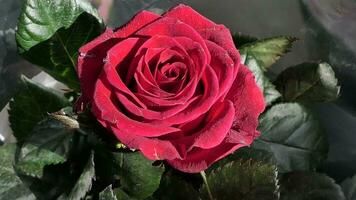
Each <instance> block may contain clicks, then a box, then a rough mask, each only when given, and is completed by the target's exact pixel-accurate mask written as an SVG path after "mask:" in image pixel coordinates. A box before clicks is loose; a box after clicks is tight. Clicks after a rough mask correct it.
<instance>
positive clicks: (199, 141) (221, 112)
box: [172, 101, 235, 152]
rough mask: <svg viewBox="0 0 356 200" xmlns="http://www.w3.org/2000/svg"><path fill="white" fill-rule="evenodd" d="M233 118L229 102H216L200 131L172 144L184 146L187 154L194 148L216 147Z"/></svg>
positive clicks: (231, 106)
mask: <svg viewBox="0 0 356 200" xmlns="http://www.w3.org/2000/svg"><path fill="white" fill-rule="evenodd" d="M234 116H235V109H234V105H233V103H232V102H231V101H224V102H216V103H215V104H214V106H213V107H212V108H211V109H210V110H209V113H208V114H207V115H206V117H205V120H204V121H203V122H201V123H202V124H204V127H202V128H201V130H199V131H197V132H196V133H193V134H192V135H189V136H188V135H186V136H184V137H182V138H180V139H177V140H173V141H172V142H174V144H184V145H185V146H186V149H187V151H188V152H189V151H190V150H191V149H192V148H194V147H199V148H202V149H211V148H213V147H216V146H218V145H219V144H220V143H221V142H222V141H223V140H224V139H225V138H226V136H227V134H228V133H229V130H230V129H231V126H232V122H233V120H234Z"/></svg>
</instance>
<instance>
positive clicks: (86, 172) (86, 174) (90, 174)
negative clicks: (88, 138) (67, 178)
mask: <svg viewBox="0 0 356 200" xmlns="http://www.w3.org/2000/svg"><path fill="white" fill-rule="evenodd" d="M93 180H95V167H94V153H92V154H91V156H90V158H89V160H88V163H87V164H86V166H85V167H84V169H83V172H82V174H81V175H80V177H79V179H78V181H77V183H76V184H75V186H74V188H73V190H72V191H71V192H70V194H69V196H68V197H67V198H66V199H69V200H81V199H83V198H84V197H85V195H86V194H87V192H88V191H89V190H90V189H91V186H92V181H93Z"/></svg>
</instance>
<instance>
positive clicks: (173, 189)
mask: <svg viewBox="0 0 356 200" xmlns="http://www.w3.org/2000/svg"><path fill="white" fill-rule="evenodd" d="M153 196H154V199H157V200H165V199H170V200H181V199H185V200H197V199H199V193H198V191H197V190H195V189H194V187H193V185H192V184H190V183H188V182H187V181H185V180H183V179H182V178H180V177H178V176H176V175H174V174H173V173H169V172H168V173H166V174H164V176H163V177H162V180H161V184H160V186H159V189H158V190H157V191H156V192H155V193H154V195H153Z"/></svg>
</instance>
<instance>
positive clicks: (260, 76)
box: [241, 54, 281, 105]
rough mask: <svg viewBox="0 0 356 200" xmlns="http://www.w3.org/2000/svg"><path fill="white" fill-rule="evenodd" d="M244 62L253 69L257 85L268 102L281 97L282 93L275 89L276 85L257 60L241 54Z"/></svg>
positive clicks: (269, 103) (268, 103) (270, 102)
mask: <svg viewBox="0 0 356 200" xmlns="http://www.w3.org/2000/svg"><path fill="white" fill-rule="evenodd" d="M241 58H242V60H243V63H245V65H246V66H247V67H248V68H249V69H250V70H251V71H252V73H253V74H254V76H255V80H256V83H257V85H258V86H259V87H260V89H261V90H262V92H263V96H264V98H265V101H266V104H267V105H271V104H272V103H273V102H274V101H276V100H277V99H278V98H280V97H281V94H280V93H279V92H278V91H277V90H276V89H275V86H274V85H273V84H272V83H271V81H270V80H269V78H267V76H266V75H265V74H264V72H263V71H262V68H261V66H260V65H259V64H258V62H257V60H256V59H255V58H254V57H253V56H250V55H248V56H247V57H246V55H244V54H241Z"/></svg>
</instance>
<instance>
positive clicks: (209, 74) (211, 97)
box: [152, 66, 219, 124]
mask: <svg viewBox="0 0 356 200" xmlns="http://www.w3.org/2000/svg"><path fill="white" fill-rule="evenodd" d="M202 83H203V87H204V93H203V95H202V96H198V99H197V100H196V101H194V102H192V103H191V104H190V105H189V107H187V108H186V109H185V110H183V111H182V112H180V113H177V115H175V116H172V117H170V118H168V119H166V120H163V121H157V122H156V121H154V122H152V123H158V124H160V123H164V124H182V123H186V122H189V121H192V120H194V119H196V118H198V117H199V116H200V115H202V114H203V113H206V112H207V111H208V110H209V109H210V108H211V106H212V105H213V104H214V103H215V101H216V99H217V96H218V95H219V94H218V92H219V82H218V79H217V77H216V74H215V72H214V70H213V69H212V68H211V67H210V66H208V67H206V70H205V73H204V74H203V76H202Z"/></svg>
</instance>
